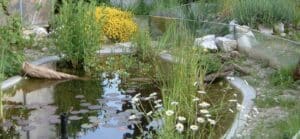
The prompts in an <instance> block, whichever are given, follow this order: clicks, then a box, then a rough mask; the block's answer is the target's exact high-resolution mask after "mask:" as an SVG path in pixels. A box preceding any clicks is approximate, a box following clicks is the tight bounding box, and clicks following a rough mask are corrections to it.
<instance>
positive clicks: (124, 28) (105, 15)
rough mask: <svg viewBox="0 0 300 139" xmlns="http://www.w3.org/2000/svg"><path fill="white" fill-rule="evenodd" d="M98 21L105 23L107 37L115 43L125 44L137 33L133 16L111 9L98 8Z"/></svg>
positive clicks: (104, 29)
mask: <svg viewBox="0 0 300 139" xmlns="http://www.w3.org/2000/svg"><path fill="white" fill-rule="evenodd" d="M96 19H97V20H98V21H99V20H101V21H103V32H104V34H105V36H106V37H107V38H109V39H111V40H113V41H117V42H125V41H128V40H129V39H130V37H131V36H132V35H133V33H135V32H136V31H137V24H136V23H135V22H134V21H133V17H132V14H131V13H129V12H125V11H121V10H118V9H116V8H110V7H97V8H96Z"/></svg>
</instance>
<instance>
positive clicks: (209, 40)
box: [194, 35, 218, 51]
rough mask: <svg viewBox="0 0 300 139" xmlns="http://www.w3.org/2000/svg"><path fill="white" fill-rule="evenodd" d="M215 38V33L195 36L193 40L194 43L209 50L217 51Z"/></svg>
mask: <svg viewBox="0 0 300 139" xmlns="http://www.w3.org/2000/svg"><path fill="white" fill-rule="evenodd" d="M215 39H216V37H215V35H206V36H204V37H201V38H196V39H195V41H194V45H195V46H198V47H203V48H206V49H209V50H214V51H217V50H218V47H217V45H216V42H215Z"/></svg>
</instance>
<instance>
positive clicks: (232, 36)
mask: <svg viewBox="0 0 300 139" xmlns="http://www.w3.org/2000/svg"><path fill="white" fill-rule="evenodd" d="M224 38H227V39H231V40H234V35H233V34H227V35H225V36H224Z"/></svg>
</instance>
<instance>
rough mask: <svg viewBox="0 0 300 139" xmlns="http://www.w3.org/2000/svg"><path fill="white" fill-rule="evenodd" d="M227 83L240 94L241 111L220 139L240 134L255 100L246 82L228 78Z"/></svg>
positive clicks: (251, 88) (237, 78) (254, 95)
mask: <svg viewBox="0 0 300 139" xmlns="http://www.w3.org/2000/svg"><path fill="white" fill-rule="evenodd" d="M227 81H228V82H229V83H230V84H231V85H232V86H233V87H235V88H236V89H238V90H239V91H240V92H241V93H242V95H243V101H242V104H241V107H242V108H241V110H240V111H239V113H237V114H236V116H235V120H234V122H233V124H232V126H231V128H230V129H228V130H227V132H226V133H225V134H224V136H223V137H222V139H232V138H234V137H236V135H237V134H238V133H241V131H242V130H243V128H244V127H245V125H246V123H247V118H248V114H249V113H250V112H251V110H252V107H253V106H254V101H253V100H254V99H255V98H256V91H255V89H254V88H253V87H252V86H250V85H249V84H248V83H247V81H245V80H243V79H241V78H239V77H228V78H227Z"/></svg>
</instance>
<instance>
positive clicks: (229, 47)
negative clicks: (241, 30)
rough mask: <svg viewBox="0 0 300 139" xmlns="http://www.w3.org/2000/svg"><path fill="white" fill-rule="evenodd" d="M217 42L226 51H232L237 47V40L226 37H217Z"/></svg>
mask: <svg viewBox="0 0 300 139" xmlns="http://www.w3.org/2000/svg"><path fill="white" fill-rule="evenodd" d="M216 44H217V46H218V48H219V49H220V50H222V51H224V52H231V51H233V50H235V49H237V41H236V40H232V39H228V38H225V37H217V38H216Z"/></svg>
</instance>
